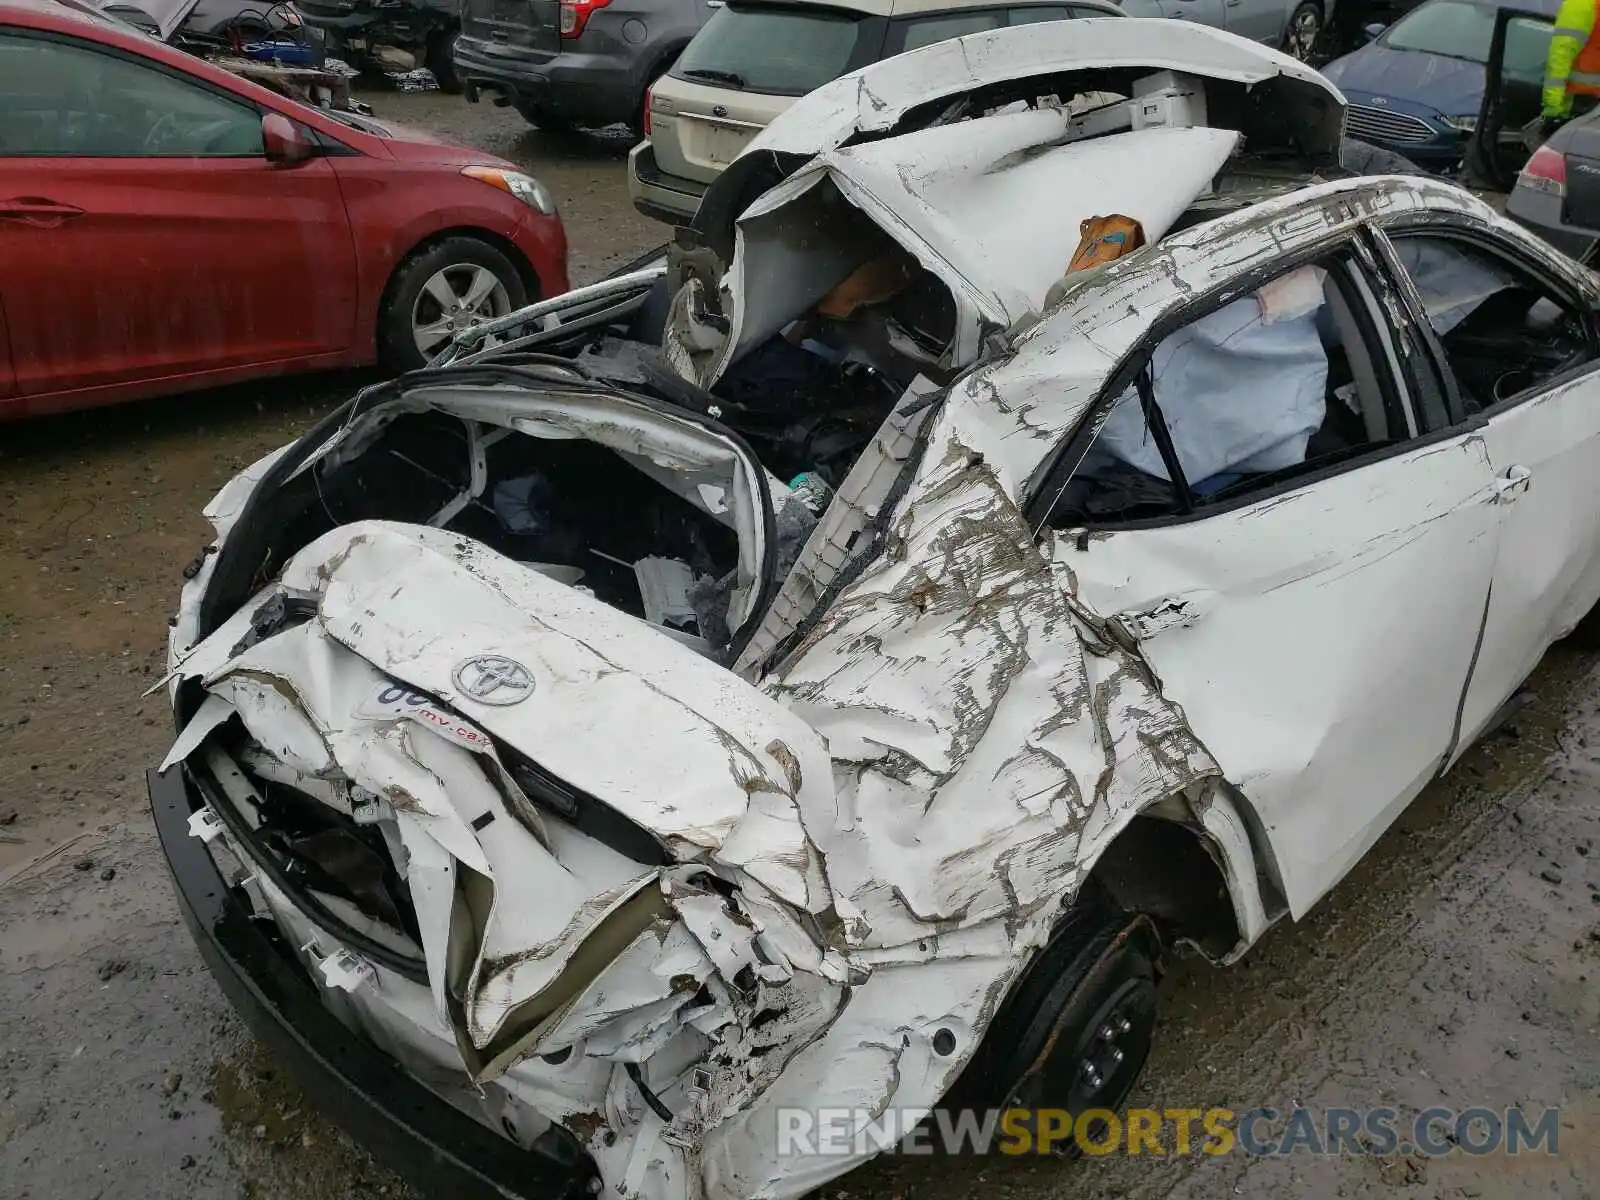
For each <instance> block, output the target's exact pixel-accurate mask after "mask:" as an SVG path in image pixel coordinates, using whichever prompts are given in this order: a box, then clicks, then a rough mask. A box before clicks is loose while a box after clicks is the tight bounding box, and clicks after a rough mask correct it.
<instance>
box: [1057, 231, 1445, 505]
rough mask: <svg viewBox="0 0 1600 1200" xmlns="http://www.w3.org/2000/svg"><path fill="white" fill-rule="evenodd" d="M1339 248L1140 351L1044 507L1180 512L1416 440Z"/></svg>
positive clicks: (1367, 307)
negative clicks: (1139, 360) (1131, 373)
mask: <svg viewBox="0 0 1600 1200" xmlns="http://www.w3.org/2000/svg"><path fill="white" fill-rule="evenodd" d="M1365 282H1366V281H1365V278H1364V276H1363V275H1362V274H1361V273H1360V269H1359V267H1358V266H1357V264H1356V262H1355V260H1354V258H1353V257H1352V256H1351V255H1350V253H1349V252H1348V251H1346V252H1342V253H1340V254H1339V255H1337V256H1330V257H1326V258H1323V259H1320V260H1317V261H1315V262H1313V263H1310V264H1306V265H1302V266H1298V267H1295V268H1293V269H1291V270H1288V271H1287V272H1285V273H1282V274H1280V275H1278V276H1277V277H1275V278H1274V279H1272V280H1270V281H1269V282H1267V283H1266V284H1265V285H1263V286H1262V287H1260V288H1258V289H1256V290H1255V291H1252V292H1249V293H1247V294H1245V295H1243V296H1237V297H1236V298H1233V299H1230V300H1228V301H1226V302H1225V303H1223V304H1221V305H1220V306H1218V307H1215V308H1212V309H1211V310H1210V311H1207V312H1205V313H1202V314H1201V315H1199V316H1197V317H1193V318H1191V319H1190V320H1189V321H1188V322H1187V323H1186V324H1184V325H1183V326H1182V327H1181V328H1179V329H1177V330H1175V331H1173V332H1172V333H1170V334H1168V335H1166V336H1165V337H1163V338H1162V339H1161V340H1160V342H1159V343H1157V345H1156V346H1155V347H1154V348H1153V349H1152V350H1151V351H1150V352H1149V354H1148V355H1147V356H1146V358H1145V360H1144V362H1143V364H1142V365H1141V366H1140V368H1139V370H1138V373H1137V374H1136V375H1135V377H1134V382H1133V384H1132V385H1131V386H1129V387H1128V388H1127V389H1126V390H1125V391H1124V392H1123V393H1122V394H1121V396H1120V397H1119V398H1118V400H1117V401H1116V402H1115V403H1114V404H1113V405H1112V406H1111V409H1110V411H1109V413H1108V414H1107V415H1106V417H1105V419H1104V421H1103V423H1102V424H1101V425H1100V426H1099V429H1098V430H1097V432H1096V433H1095V435H1094V439H1093V441H1092V442H1091V443H1090V445H1089V448H1088V450H1087V451H1086V453H1085V454H1084V456H1083V458H1082V460H1081V461H1080V462H1079V464H1078V466H1077V468H1076V470H1075V471H1074V472H1073V473H1072V476H1071V478H1070V479H1069V480H1068V482H1067V484H1066V486H1065V487H1064V488H1063V490H1062V492H1061V495H1060V496H1059V497H1058V499H1057V500H1056V502H1055V504H1054V505H1053V507H1052V510H1051V513H1050V518H1049V519H1050V524H1052V525H1053V526H1055V527H1056V528H1064V527H1076V526H1081V525H1094V524H1101V523H1122V522H1131V521H1142V520H1152V519H1160V518H1163V517H1170V516H1176V515H1183V514H1187V513H1190V512H1194V511H1196V510H1199V511H1202V512H1203V511H1204V510H1206V509H1207V508H1209V507H1214V506H1216V505H1219V504H1223V503H1227V502H1229V501H1233V500H1236V499H1238V498H1240V497H1246V496H1250V495H1253V494H1254V493H1256V492H1259V491H1261V490H1263V489H1265V488H1268V487H1272V486H1274V485H1277V484H1280V483H1283V482H1285V481H1288V480H1293V479H1295V478H1297V477H1299V476H1302V475H1306V474H1309V473H1311V472H1314V471H1318V470H1320V469H1324V468H1329V467H1333V466H1335V465H1338V464H1346V463H1349V464H1351V465H1354V463H1353V462H1352V460H1357V459H1360V458H1361V457H1363V456H1365V455H1367V454H1369V453H1371V452H1374V451H1377V450H1380V449H1384V448H1387V447H1391V446H1394V445H1397V444H1399V443H1402V442H1404V441H1407V440H1409V439H1410V438H1412V437H1414V436H1416V432H1417V425H1416V422H1415V420H1414V419H1413V418H1412V416H1411V413H1410V409H1409V407H1408V405H1407V404H1406V402H1405V400H1404V397H1403V395H1402V393H1401V391H1400V388H1399V386H1398V385H1397V383H1396V381H1395V379H1394V378H1393V374H1392V372H1391V370H1390V358H1389V355H1388V354H1387V353H1385V349H1384V347H1382V346H1381V345H1379V344H1378V338H1377V337H1376V336H1375V335H1376V333H1377V321H1378V313H1377V311H1376V308H1375V305H1374V303H1373V300H1372V296H1371V291H1370V288H1369V287H1361V286H1358V285H1360V284H1364V283H1365Z"/></svg>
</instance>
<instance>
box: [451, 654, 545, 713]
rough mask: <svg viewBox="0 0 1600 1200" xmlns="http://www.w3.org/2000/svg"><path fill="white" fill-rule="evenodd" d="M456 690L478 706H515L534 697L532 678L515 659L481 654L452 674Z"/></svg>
mask: <svg viewBox="0 0 1600 1200" xmlns="http://www.w3.org/2000/svg"><path fill="white" fill-rule="evenodd" d="M454 678H455V681H456V687H457V688H458V689H459V690H460V692H461V694H462V695H463V696H466V697H467V698H468V699H471V700H476V701H477V702H478V703H479V704H518V703H520V702H522V701H523V700H526V699H527V698H528V697H529V696H531V695H533V675H532V674H531V673H530V672H529V671H528V668H527V667H525V666H523V665H522V664H521V663H519V662H518V661H517V660H516V659H514V658H502V657H501V656H500V655H498V654H480V655H478V656H477V657H475V658H469V659H467V661H466V662H464V663H462V664H461V665H460V666H459V667H457V668H456V671H455V676H454Z"/></svg>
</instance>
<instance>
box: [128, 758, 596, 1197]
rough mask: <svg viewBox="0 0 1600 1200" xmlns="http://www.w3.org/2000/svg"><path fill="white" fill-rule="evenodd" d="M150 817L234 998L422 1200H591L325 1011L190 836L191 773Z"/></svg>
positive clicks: (253, 1025) (163, 780)
mask: <svg viewBox="0 0 1600 1200" xmlns="http://www.w3.org/2000/svg"><path fill="white" fill-rule="evenodd" d="M146 783H147V786H148V787H149V790H150V810H151V813H152V815H153V816H154V818H155V823H156V831H157V833H158V834H159V835H160V838H161V849H162V851H163V853H165V855H166V859H167V865H168V867H169V868H170V870H171V871H172V879H173V883H174V885H175V890H176V892H177V899H178V908H179V910H180V911H181V912H182V913H183V919H184V922H185V923H186V924H187V925H188V926H189V932H190V934H191V935H193V937H194V940H195V944H196V945H197V946H198V947H199V948H200V954H201V957H202V958H204V959H205V962H206V966H207V967H208V968H209V969H210V971H211V974H212V975H213V976H214V977H215V978H216V980H217V983H218V984H220V985H221V987H222V991H223V994H224V995H225V996H227V998H228V1001H229V1003H230V1004H232V1005H233V1007H234V1008H235V1009H236V1010H237V1011H238V1012H239V1014H240V1015H241V1016H242V1017H243V1018H244V1020H245V1023H246V1024H247V1025H249V1027H250V1030H251V1032H252V1033H253V1034H255V1036H256V1038H257V1039H258V1040H259V1041H260V1042H261V1043H262V1045H264V1046H265V1047H266V1048H267V1050H268V1051H269V1053H271V1055H272V1056H273V1058H274V1059H275V1060H277V1061H279V1062H281V1063H283V1064H285V1065H286V1066H287V1067H288V1068H289V1070H290V1071H291V1072H292V1073H293V1074H294V1076H295V1078H296V1079H297V1080H298V1081H299V1083H300V1085H301V1086H302V1087H303V1088H304V1089H305V1091H306V1094H307V1095H308V1096H309V1097H310V1099H311V1100H312V1102H313V1103H314V1104H315V1105H316V1106H317V1107H318V1108H319V1109H320V1110H321V1111H322V1113H323V1114H324V1115H325V1116H327V1117H329V1118H330V1119H332V1120H333V1121H334V1122H335V1123H337V1124H338V1125H339V1127H340V1128H342V1129H343V1130H344V1131H345V1132H346V1133H348V1134H350V1135H351V1136H352V1137H354V1138H355V1139H356V1140H357V1141H359V1142H361V1143H362V1144H363V1145H365V1146H366V1147H367V1148H368V1149H369V1150H370V1151H372V1154H373V1157H374V1158H376V1159H377V1160H378V1161H379V1162H380V1163H382V1164H383V1165H384V1166H385V1167H387V1168H389V1169H390V1170H392V1171H394V1172H396V1173H397V1174H398V1175H400V1176H401V1177H402V1178H404V1179H405V1180H406V1181H407V1182H409V1183H411V1184H413V1185H414V1186H416V1187H417V1188H418V1190H420V1191H422V1192H424V1193H425V1194H429V1195H440V1196H450V1197H452V1198H453V1200H456V1198H459V1200H477V1198H478V1197H482V1198H483V1200H507V1197H526V1198H528V1200H534V1198H535V1197H537V1198H538V1200H588V1197H590V1196H591V1195H592V1191H591V1188H590V1180H591V1179H593V1178H594V1172H593V1167H592V1164H591V1163H590V1162H589V1160H588V1159H587V1157H586V1156H584V1155H582V1153H581V1152H579V1151H576V1150H575V1151H574V1157H575V1159H576V1162H574V1161H572V1160H568V1159H564V1158H560V1157H557V1156H556V1155H554V1154H548V1153H545V1154H541V1153H539V1152H537V1151H533V1150H523V1149H521V1148H519V1147H518V1146H516V1145H515V1144H513V1143H512V1142H510V1141H508V1140H506V1139H505V1138H503V1137H501V1136H500V1135H498V1134H496V1133H494V1132H493V1131H491V1130H489V1129H487V1128H485V1127H484V1126H483V1125H480V1124H479V1123H478V1122H477V1121H474V1120H473V1119H472V1118H471V1117H469V1116H467V1115H466V1114H465V1113H463V1112H461V1111H460V1110H458V1109H456V1108H454V1107H452V1106H451V1105H449V1104H448V1103H446V1102H445V1101H444V1100H442V1099H440V1098H439V1097H438V1096H436V1095H434V1094H433V1093H432V1092H430V1091H429V1090H428V1089H427V1088H425V1087H423V1086H422V1085H421V1084H420V1083H418V1082H417V1081H416V1080H415V1079H413V1078H412V1077H411V1076H410V1075H408V1074H406V1072H405V1071H404V1070H403V1069H402V1068H401V1067H400V1066H399V1065H398V1064H397V1063H395V1062H394V1061H393V1060H392V1059H390V1058H389V1057H388V1056H387V1055H385V1054H383V1053H382V1052H381V1051H379V1050H378V1049H377V1048H376V1047H375V1046H373V1045H371V1044H370V1043H368V1042H367V1041H365V1040H363V1039H362V1038H360V1037H358V1036H357V1035H356V1034H354V1033H352V1032H351V1031H350V1030H349V1029H347V1028H346V1027H345V1026H344V1025H342V1024H340V1023H339V1021H338V1020H337V1019H336V1018H335V1017H334V1016H333V1015H332V1013H330V1012H329V1011H328V1010H327V1009H326V1008H324V1007H323V1005H322V1001H321V999H320V998H319V996H318V994H317V990H316V988H315V986H314V985H313V984H312V983H311V981H310V980H309V979H308V978H307V977H306V976H305V974H304V973H303V972H302V971H301V970H300V968H299V967H298V966H297V964H296V963H295V962H294V960H292V959H291V958H290V957H289V955H288V953H287V952H286V951H284V950H281V949H279V947H278V945H277V944H275V941H274V938H275V934H276V931H275V929H274V928H273V926H271V925H270V924H266V923H263V922H261V921H258V920H256V919H255V918H254V917H252V916H251V915H250V910H249V908H248V906H247V903H246V902H245V901H243V900H241V899H240V897H239V896H238V894H237V893H236V892H235V891H234V889H232V888H230V887H229V886H228V885H227V884H225V883H224V882H223V879H222V875H221V873H220V872H219V871H218V870H217V866H216V863H215V862H213V860H212V858H211V854H210V852H209V851H208V850H207V849H206V848H205V845H204V843H202V842H201V841H200V840H199V839H198V838H194V837H191V836H190V835H189V828H188V822H189V815H190V813H192V812H193V811H194V810H195V808H196V807H198V805H199V804H200V803H201V796H200V793H199V791H198V789H197V787H196V785H195V783H194V781H193V780H192V779H191V778H190V776H189V774H188V772H187V771H185V770H184V769H183V768H182V767H174V768H172V769H171V770H169V771H168V772H167V773H166V774H165V775H162V774H158V773H157V772H155V771H153V770H152V771H150V772H148V773H147V776H146Z"/></svg>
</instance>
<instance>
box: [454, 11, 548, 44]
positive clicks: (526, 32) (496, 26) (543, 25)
mask: <svg viewBox="0 0 1600 1200" xmlns="http://www.w3.org/2000/svg"><path fill="white" fill-rule="evenodd" d="M560 21H561V4H560V0H467V2H466V5H465V6H464V8H463V10H462V19H461V30H462V33H463V34H464V35H465V36H467V37H469V38H474V39H476V40H479V41H482V42H485V43H487V44H488V48H489V49H491V50H492V49H494V48H495V47H497V46H504V47H505V48H506V49H507V50H508V51H509V50H513V49H516V50H542V51H545V52H547V53H550V54H556V53H558V52H559V51H560V50H561V29H560Z"/></svg>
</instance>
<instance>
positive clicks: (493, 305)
mask: <svg viewBox="0 0 1600 1200" xmlns="http://www.w3.org/2000/svg"><path fill="white" fill-rule="evenodd" d="M480 272H487V273H488V274H489V275H491V276H492V277H493V286H492V289H491V290H489V291H488V292H486V293H485V294H484V296H483V298H482V299H480V300H479V301H478V303H477V306H476V308H473V309H463V310H462V311H461V312H458V313H450V312H447V311H446V310H445V306H444V304H443V303H442V302H441V300H440V298H439V294H438V293H439V291H440V289H441V287H443V288H447V289H449V291H451V292H452V293H454V294H455V296H456V298H457V300H458V302H459V301H463V300H465V301H469V302H470V301H471V300H472V298H473V295H474V292H473V288H474V286H475V285H479V286H488V285H484V284H482V283H481V281H482V280H483V278H484V277H483V275H481V274H480ZM441 276H442V277H443V279H442V281H441V280H440V277H441ZM527 303H528V289H527V287H526V286H525V285H524V284H523V282H522V275H521V273H520V272H519V271H518V270H517V268H516V265H515V264H514V263H513V262H512V261H511V260H510V259H509V258H507V257H506V256H505V255H504V254H503V253H501V252H500V251H499V250H497V249H495V247H493V246H491V245H489V244H488V243H487V242H482V241H479V240H478V239H477V238H474V237H451V238H446V239H445V240H444V241H442V242H438V243H436V244H434V245H432V246H428V247H426V248H425V249H422V250H419V251H417V252H415V253H413V254H412V255H411V256H410V257H408V258H407V259H406V260H405V261H404V262H402V263H401V264H400V265H399V266H398V267H396V268H395V272H394V274H393V276H391V277H390V280H389V286H388V288H387V289H386V290H385V293H384V300H383V304H382V306H381V308H380V309H379V312H378V360H379V362H380V363H381V364H382V365H383V367H384V368H385V369H386V370H388V371H392V372H394V373H395V374H399V373H401V372H404V371H415V370H417V369H419V368H421V367H424V366H427V364H428V360H429V358H430V357H431V356H432V355H433V354H437V353H438V352H439V351H440V350H442V349H443V348H444V347H445V345H447V344H448V341H449V337H450V334H449V332H448V331H446V330H444V326H446V325H447V324H448V322H449V321H451V320H454V321H455V322H456V328H458V329H464V328H468V327H470V326H471V325H473V324H477V323H479V322H481V321H484V320H488V319H491V318H492V317H496V316H502V315H504V314H505V313H507V312H511V311H513V310H515V309H518V308H521V307H523V306H524V305H525V304H527ZM418 325H422V326H425V327H426V328H428V329H430V330H433V331H434V332H435V333H438V334H439V340H438V341H437V342H436V343H434V344H433V345H432V347H431V352H424V350H423V349H422V347H421V346H419V345H418V332H417V326H418ZM436 327H437V328H436ZM429 336H431V334H430V335H429Z"/></svg>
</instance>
